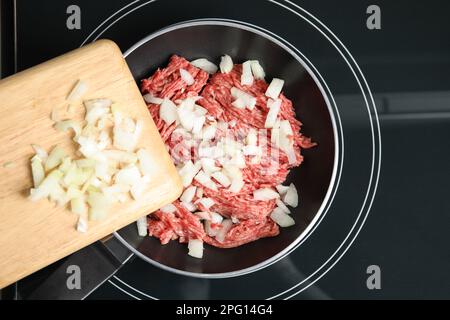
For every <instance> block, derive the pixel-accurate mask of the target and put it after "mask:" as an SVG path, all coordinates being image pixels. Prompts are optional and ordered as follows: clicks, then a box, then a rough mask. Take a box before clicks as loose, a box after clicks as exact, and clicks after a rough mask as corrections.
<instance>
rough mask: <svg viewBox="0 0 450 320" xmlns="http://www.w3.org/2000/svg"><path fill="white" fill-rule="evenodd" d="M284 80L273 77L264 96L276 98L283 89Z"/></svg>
mask: <svg viewBox="0 0 450 320" xmlns="http://www.w3.org/2000/svg"><path fill="white" fill-rule="evenodd" d="M283 85H284V80H281V79H278V78H273V79H272V81H271V82H270V84H269V86H268V87H267V90H266V96H267V97H269V98H272V99H278V96H279V95H280V93H281V90H282V89H283Z"/></svg>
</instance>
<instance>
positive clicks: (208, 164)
mask: <svg viewBox="0 0 450 320" xmlns="http://www.w3.org/2000/svg"><path fill="white" fill-rule="evenodd" d="M200 162H201V164H202V169H203V171H205V172H206V173H212V172H216V171H219V170H220V168H219V167H216V164H215V163H216V162H215V160H214V159H212V158H201V159H200Z"/></svg>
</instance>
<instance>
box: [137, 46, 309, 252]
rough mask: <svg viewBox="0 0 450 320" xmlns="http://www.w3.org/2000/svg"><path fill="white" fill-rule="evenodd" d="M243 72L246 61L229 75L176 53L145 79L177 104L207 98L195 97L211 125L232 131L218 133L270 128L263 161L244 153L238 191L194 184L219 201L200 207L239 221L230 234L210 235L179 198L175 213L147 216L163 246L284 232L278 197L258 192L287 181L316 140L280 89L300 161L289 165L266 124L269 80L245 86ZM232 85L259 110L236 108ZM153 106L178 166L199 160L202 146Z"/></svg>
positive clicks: (227, 242)
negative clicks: (260, 196) (275, 213)
mask: <svg viewBox="0 0 450 320" xmlns="http://www.w3.org/2000/svg"><path fill="white" fill-rule="evenodd" d="M180 68H183V69H185V70H187V71H188V72H189V73H190V74H191V75H192V76H193V78H194V83H193V84H192V85H190V86H188V85H187V84H186V83H185V81H183V79H182V78H181V76H180V72H179V69H180ZM241 74H242V65H240V64H235V65H234V68H233V70H232V71H231V72H230V73H228V74H224V73H220V71H219V72H217V73H216V74H214V75H211V76H210V75H209V74H208V73H206V72H205V71H203V70H201V69H198V68H196V67H195V66H193V65H191V64H190V63H189V62H188V61H187V60H186V59H184V58H182V57H179V56H176V55H174V56H172V57H171V58H170V61H169V64H168V66H167V67H166V68H163V69H158V70H157V71H156V72H155V73H154V74H153V75H152V76H151V77H150V78H148V79H145V80H143V81H142V84H141V89H142V93H143V94H147V93H149V94H151V95H152V96H154V97H157V98H168V99H171V100H172V101H173V102H175V103H177V102H179V100H182V99H185V98H187V97H196V96H200V97H202V98H201V99H199V100H198V101H196V104H197V105H199V106H201V107H203V108H205V109H206V110H207V111H208V113H207V115H208V116H210V118H209V119H208V120H207V123H208V122H223V123H226V124H228V126H227V128H226V131H227V132H226V133H225V132H224V130H219V129H218V130H217V132H216V136H220V135H225V134H226V135H228V136H229V135H231V136H232V137H235V138H236V139H242V137H245V136H246V135H247V134H248V132H249V130H250V129H256V130H259V131H258V132H267V134H266V135H259V136H258V139H259V140H258V145H259V146H262V148H263V151H264V152H263V154H262V156H261V158H260V160H259V161H253V160H252V159H253V158H251V157H248V156H246V157H245V162H246V166H245V168H243V169H242V174H243V178H244V182H245V184H244V186H243V188H242V189H241V190H240V191H239V192H238V193H233V192H231V191H229V190H228V188H225V187H223V186H222V185H220V184H217V186H218V190H217V191H215V190H212V189H209V188H206V187H205V186H204V185H202V184H200V183H198V182H197V181H195V180H194V181H193V182H192V185H194V186H196V187H197V188H202V190H203V195H202V197H204V198H205V197H207V198H210V199H212V200H213V201H214V205H213V206H212V207H210V208H209V209H207V208H204V207H203V206H202V205H201V204H198V203H197V209H198V210H201V211H205V212H208V211H209V212H216V213H219V214H220V215H222V216H223V217H224V218H229V219H232V220H233V222H235V223H234V224H233V226H232V227H231V229H230V230H229V231H228V232H227V233H226V234H225V236H224V239H223V240H222V241H218V240H217V239H216V238H214V237H211V236H209V235H208V234H207V232H206V231H205V227H204V224H203V223H202V222H201V221H200V218H199V217H198V216H197V215H195V214H193V213H192V212H190V211H189V210H188V209H187V208H186V207H185V206H184V205H183V204H182V203H181V202H180V201H179V200H177V201H175V202H174V205H175V207H176V210H175V211H174V212H172V213H166V212H162V211H161V210H159V211H157V212H155V213H153V214H152V215H150V216H149V218H148V229H149V235H151V236H154V237H157V238H159V239H160V241H161V243H162V244H165V243H167V242H169V241H170V240H175V239H178V240H179V241H180V242H187V241H188V240H189V239H201V240H203V241H204V242H206V243H208V244H210V245H213V246H216V247H221V248H232V247H236V246H240V245H242V244H245V243H248V242H251V241H255V240H257V239H260V238H264V237H272V236H276V235H278V234H279V232H280V231H279V227H278V225H277V224H276V223H275V222H274V221H272V219H271V218H270V217H269V215H270V213H271V212H272V210H273V209H274V208H275V206H276V204H275V200H267V201H255V200H254V199H253V191H254V190H257V189H260V188H272V189H275V187H276V186H277V185H279V184H281V183H283V182H284V181H285V179H286V176H287V175H288V173H289V170H290V169H292V168H293V167H297V166H299V165H300V164H301V163H302V161H303V156H302V154H301V149H303V148H310V147H312V146H314V145H315V144H314V143H312V142H311V140H310V139H309V138H307V137H305V136H303V135H302V134H301V133H300V129H301V125H302V124H301V122H300V121H299V120H297V119H296V118H295V112H294V108H293V106H292V102H291V101H290V100H289V99H288V98H286V97H285V96H284V95H283V94H282V93H281V94H280V96H279V98H280V99H281V101H282V104H281V108H280V112H279V117H280V118H281V119H282V120H288V121H289V123H290V125H291V127H292V130H293V133H294V134H293V137H292V139H293V141H294V150H295V158H296V161H295V163H292V164H289V162H288V158H287V156H286V154H285V153H284V152H283V151H281V150H278V148H277V147H276V146H275V145H273V144H272V143H271V139H270V130H266V129H265V128H264V123H265V120H266V116H267V113H268V108H267V106H266V105H267V99H268V98H267V97H266V96H265V92H266V89H267V87H268V84H267V83H266V82H265V81H264V80H255V81H254V82H253V84H252V85H251V86H247V85H244V86H243V85H241ZM232 87H236V88H238V89H240V90H242V91H245V92H247V93H249V94H251V95H252V96H254V97H256V99H257V102H256V106H255V108H254V109H253V110H249V109H247V108H245V109H238V108H235V107H233V106H232V96H231V93H230V89H231V88H232ZM148 108H149V111H150V113H151V115H152V117H153V119H154V121H155V123H156V125H157V128H158V130H159V132H160V134H161V136H162V138H163V140H164V142H165V143H166V145H167V146H168V149H169V150H170V152H171V155H172V158H173V159H174V162H175V164H178V165H179V164H182V163H183V162H184V161H187V160H192V161H193V162H194V161H195V160H197V159H198V152H197V150H196V147H198V146H192V145H189V144H183V135H182V134H178V132H177V130H176V123H173V124H172V125H166V123H165V122H164V120H162V119H161V118H160V116H159V108H160V106H159V105H157V104H148ZM212 117H213V118H214V119H212ZM180 146H181V147H180ZM272 149H273V150H272ZM275 149H276V150H275ZM273 151H276V152H273ZM273 154H276V155H277V159H274V156H273ZM198 199H199V197H198V194H196V196H195V197H194V199H193V201H192V202H193V203H195V202H196V200H198ZM211 228H218V229H220V228H221V225H220V224H216V225H215V224H211Z"/></svg>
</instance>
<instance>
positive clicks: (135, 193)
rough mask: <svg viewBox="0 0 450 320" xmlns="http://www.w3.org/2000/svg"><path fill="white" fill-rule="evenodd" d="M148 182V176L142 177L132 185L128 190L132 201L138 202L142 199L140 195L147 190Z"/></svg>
mask: <svg viewBox="0 0 450 320" xmlns="http://www.w3.org/2000/svg"><path fill="white" fill-rule="evenodd" d="M149 182H150V177H149V176H143V177H141V178H139V179H138V180H137V181H136V182H134V183H133V185H132V186H131V189H130V193H131V196H132V197H133V199H134V200H138V199H140V198H141V197H142V194H143V193H144V191H145V190H146V189H147V186H148V183H149Z"/></svg>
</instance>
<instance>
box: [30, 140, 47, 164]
mask: <svg viewBox="0 0 450 320" xmlns="http://www.w3.org/2000/svg"><path fill="white" fill-rule="evenodd" d="M31 147H32V148H33V150H34V152H36V155H37V156H38V157H39V159H41V161H42V162H45V161H46V160H47V158H48V153H47V151H45V150H44V149H43V148H42V147H41V146H39V145H37V144H32V145H31Z"/></svg>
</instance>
